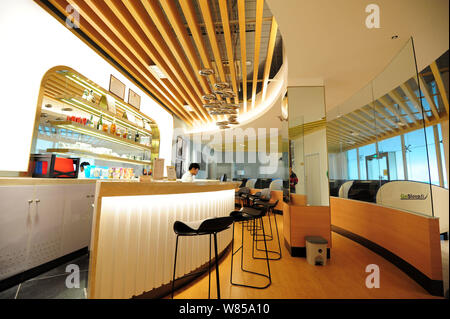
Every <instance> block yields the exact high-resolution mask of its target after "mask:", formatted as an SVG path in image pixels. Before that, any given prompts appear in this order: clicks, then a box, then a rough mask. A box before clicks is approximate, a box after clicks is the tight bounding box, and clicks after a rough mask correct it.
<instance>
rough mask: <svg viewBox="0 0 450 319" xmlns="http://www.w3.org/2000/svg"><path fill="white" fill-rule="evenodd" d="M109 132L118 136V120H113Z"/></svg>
mask: <svg viewBox="0 0 450 319" xmlns="http://www.w3.org/2000/svg"><path fill="white" fill-rule="evenodd" d="M109 130H110V133H111V134H112V135H115V134H116V119H114V120H113V122H112V124H111V127H110V129H109Z"/></svg>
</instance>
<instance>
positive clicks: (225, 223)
mask: <svg viewBox="0 0 450 319" xmlns="http://www.w3.org/2000/svg"><path fill="white" fill-rule="evenodd" d="M232 223H233V218H232V217H230V216H225V217H217V218H207V219H203V220H199V221H192V222H182V221H176V222H175V223H174V224H173V231H174V232H175V234H176V235H177V239H176V244H175V260H174V264H173V278H172V299H173V292H174V287H175V273H176V267H177V252H178V237H180V236H201V235H209V264H208V272H209V287H208V299H209V298H210V290H211V235H213V236H214V253H215V263H216V281H217V298H218V299H220V281H219V258H218V254H217V233H220V232H221V231H224V230H225V229H227V228H229V227H230V225H231V224H232ZM195 274H198V273H194V274H188V275H187V276H192V275H195ZM184 277H186V276H183V277H181V278H184ZM181 278H177V279H181Z"/></svg>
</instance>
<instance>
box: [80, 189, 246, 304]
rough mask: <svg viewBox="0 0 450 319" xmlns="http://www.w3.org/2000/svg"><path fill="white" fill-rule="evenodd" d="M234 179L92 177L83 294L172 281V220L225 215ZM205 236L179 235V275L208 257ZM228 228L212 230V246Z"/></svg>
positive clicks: (222, 241) (122, 293) (118, 292)
mask: <svg viewBox="0 0 450 319" xmlns="http://www.w3.org/2000/svg"><path fill="white" fill-rule="evenodd" d="M236 187H237V184H236V183H234V182H231V183H226V182H225V183H224V182H213V181H210V182H195V183H180V182H152V183H121V182H97V185H96V195H95V215H94V221H93V227H92V236H91V247H90V249H91V255H90V265H89V285H88V297H89V298H131V297H133V296H138V295H141V294H142V293H144V292H149V291H151V290H153V289H155V288H159V287H161V286H163V285H166V284H169V283H170V282H171V281H172V275H173V261H174V253H175V238H176V237H175V233H174V231H173V224H174V222H175V221H176V220H181V221H194V220H199V219H203V218H207V217H220V216H228V215H229V213H230V212H231V211H232V210H233V209H234V192H235V188H236ZM208 240H209V236H193V237H182V238H181V239H180V242H179V247H178V258H177V274H176V277H177V278H179V277H181V276H183V275H185V274H188V273H190V272H192V271H193V270H195V269H197V268H198V267H200V266H202V265H204V264H205V263H206V262H208V259H209V252H208V250H209V241H208ZM230 242H231V230H230V229H228V230H226V231H223V232H221V233H219V234H218V250H219V253H220V252H222V251H223V250H224V249H225V248H226V247H227V246H228V245H229V243H230Z"/></svg>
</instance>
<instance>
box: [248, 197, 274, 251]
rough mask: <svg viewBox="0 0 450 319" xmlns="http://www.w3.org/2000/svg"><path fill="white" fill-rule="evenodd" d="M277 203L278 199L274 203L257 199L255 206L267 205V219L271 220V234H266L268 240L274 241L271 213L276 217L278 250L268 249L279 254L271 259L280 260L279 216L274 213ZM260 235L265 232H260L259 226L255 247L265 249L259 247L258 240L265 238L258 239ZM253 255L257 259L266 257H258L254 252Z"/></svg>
mask: <svg viewBox="0 0 450 319" xmlns="http://www.w3.org/2000/svg"><path fill="white" fill-rule="evenodd" d="M277 205H278V200H276V201H275V202H273V203H270V202H265V201H258V200H256V201H255V203H254V206H253V207H258V206H265V207H266V209H267V219H268V220H269V228H270V235H268V234H267V235H265V237H266V241H272V240H273V232H272V223H271V222H270V215H272V217H273V219H274V223H275V230H276V232H277V241H278V251H276V250H270V249H269V250H268V252H269V253H273V254H275V255H277V257H270V258H269V259H270V260H279V259H281V244H280V235H279V233H278V224H277V217H276V216H275V213H274V209H275V207H276V206H277ZM261 220H262V218H261ZM258 236H263V234H258V228H256V239H255V241H256V245H255V248H256V250H259V251H264V249H260V248H258V241H263V239H258ZM252 257H253V258H255V259H264V258H262V257H256V256H255V255H254V253H253V254H252Z"/></svg>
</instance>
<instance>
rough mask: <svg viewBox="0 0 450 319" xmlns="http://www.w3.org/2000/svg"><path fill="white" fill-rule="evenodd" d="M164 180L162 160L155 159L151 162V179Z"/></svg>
mask: <svg viewBox="0 0 450 319" xmlns="http://www.w3.org/2000/svg"><path fill="white" fill-rule="evenodd" d="M163 178H164V158H155V159H154V160H153V179H156V180H157V179H163Z"/></svg>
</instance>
